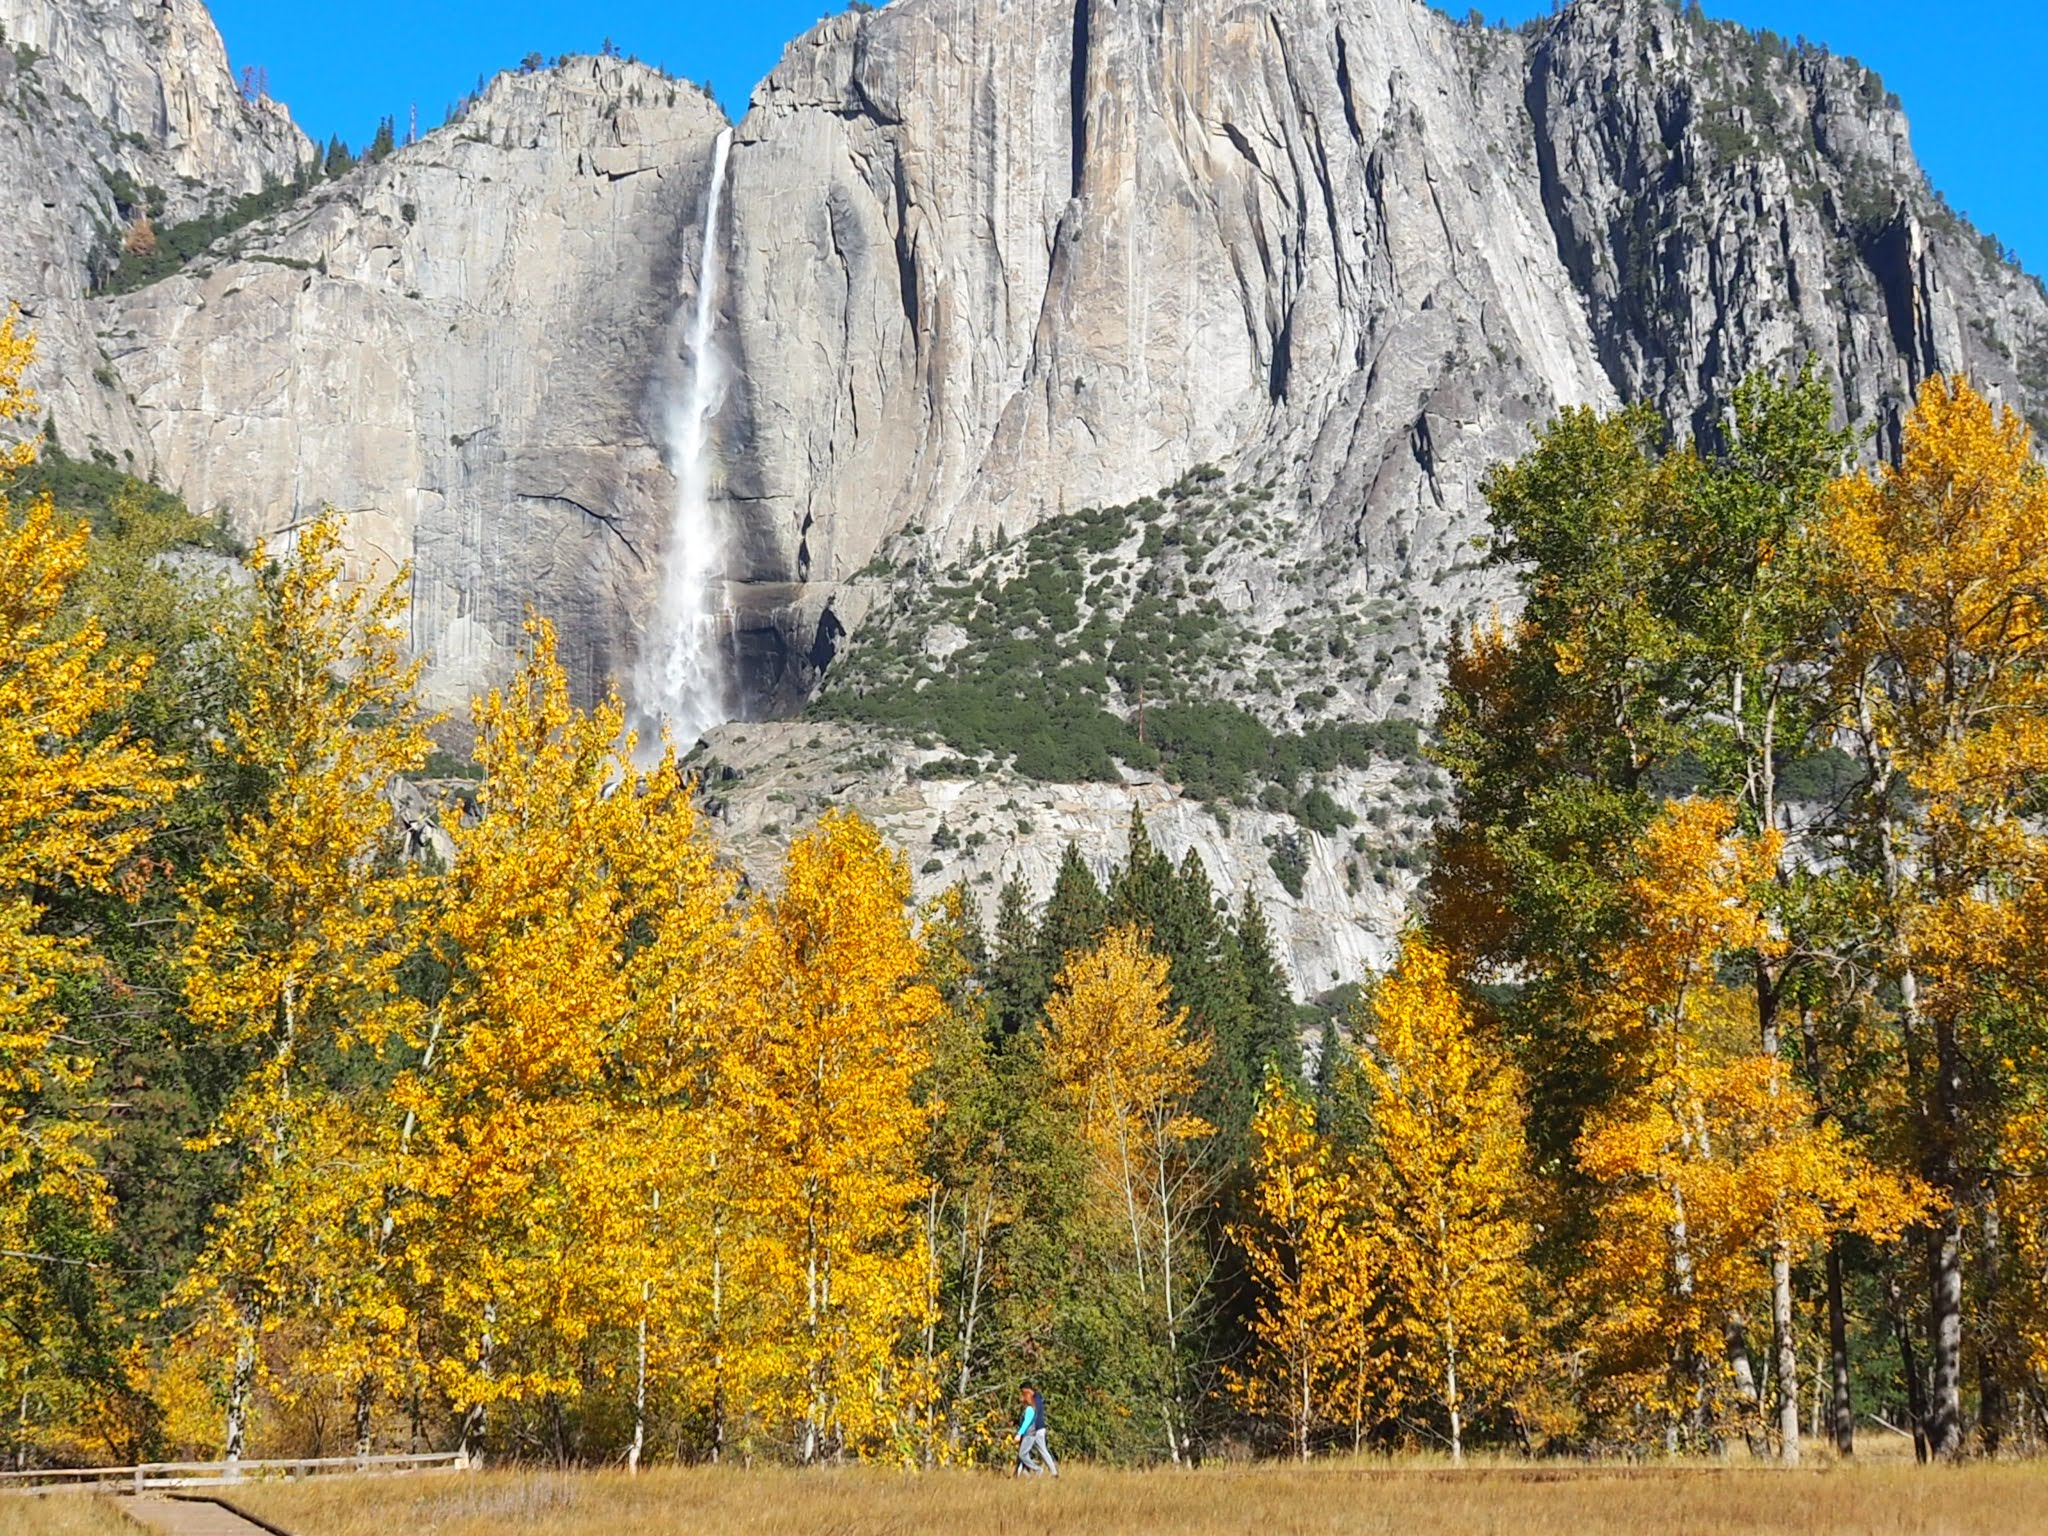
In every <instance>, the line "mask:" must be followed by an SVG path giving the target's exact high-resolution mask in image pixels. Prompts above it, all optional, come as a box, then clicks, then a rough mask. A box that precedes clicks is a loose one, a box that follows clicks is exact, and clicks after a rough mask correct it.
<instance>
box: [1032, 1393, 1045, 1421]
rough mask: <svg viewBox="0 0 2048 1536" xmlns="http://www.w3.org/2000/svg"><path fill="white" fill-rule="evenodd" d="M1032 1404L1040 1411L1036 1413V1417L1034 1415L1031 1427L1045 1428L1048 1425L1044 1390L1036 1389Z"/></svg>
mask: <svg viewBox="0 0 2048 1536" xmlns="http://www.w3.org/2000/svg"><path fill="white" fill-rule="evenodd" d="M1032 1406H1033V1407H1034V1408H1036V1409H1037V1410H1038V1413H1037V1415H1036V1416H1035V1417H1034V1418H1033V1419H1032V1420H1031V1427H1032V1428H1033V1429H1044V1428H1045V1427H1046V1424H1045V1394H1044V1393H1043V1392H1036V1391H1034V1393H1033V1398H1032Z"/></svg>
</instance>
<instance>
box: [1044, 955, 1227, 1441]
mask: <svg viewBox="0 0 2048 1536" xmlns="http://www.w3.org/2000/svg"><path fill="white" fill-rule="evenodd" d="M1168 964H1169V962H1168V961H1167V959H1166V957H1165V956H1163V955H1160V954H1157V953H1155V952H1154V951H1153V950H1152V948H1151V946H1150V944H1149V943H1148V942H1147V939H1146V936H1145V934H1144V933H1143V932H1142V931H1141V930H1140V929H1138V928H1135V927H1132V926H1130V925H1129V924H1120V925H1117V926H1115V927H1112V928H1111V929H1110V930H1109V931H1108V932H1107V933H1106V934H1104V935H1103V938H1102V940H1101V942H1100V943H1099V944H1098V945H1097V946H1096V947H1095V948H1093V949H1088V950H1079V951H1075V952H1072V953H1071V954H1070V955H1069V956H1068V959H1067V962H1066V964H1065V965H1064V966H1063V967H1062V968H1061V970H1060V972H1059V975H1058V977H1057V979H1056V980H1055V982H1054V984H1053V995H1052V997H1051V999H1050V1000H1049V1001H1048V1002H1047V1004H1046V1023H1045V1024H1044V1025H1043V1026H1041V1029H1042V1039H1043V1043H1044V1050H1045V1060H1046V1068H1047V1071H1048V1072H1049V1074H1050V1075H1051V1077H1052V1080H1053V1082H1054V1084H1055V1085H1056V1087H1057V1089H1058V1091H1059V1092H1060V1093H1061V1095H1062V1096H1063V1097H1064V1098H1065V1099H1066V1100H1067V1102H1068V1103H1069V1104H1070V1105H1072V1106H1073V1107H1074V1108H1075V1109H1076V1111H1077V1112H1078V1114H1079V1117H1080V1124H1081V1133H1082V1136H1083V1138H1084V1139H1085V1140H1086V1142H1087V1143H1088V1147H1089V1150H1090V1152H1091V1154H1092V1156H1091V1161H1092V1163H1093V1165H1094V1176H1095V1181H1096V1186H1097V1188H1098V1190H1099V1191H1100V1192H1101V1194H1102V1195H1103V1196H1104V1197H1106V1198H1107V1199H1108V1200H1109V1201H1110V1202H1112V1204H1113V1205H1114V1207H1115V1208H1116V1210H1117V1212H1118V1214H1119V1216H1120V1217H1121V1218H1122V1222H1123V1225H1124V1227H1125V1229H1126V1231H1127V1233H1128V1235H1129V1242H1130V1247H1129V1250H1128V1253H1129V1261H1130V1272H1131V1275H1132V1277H1133V1278H1134V1279H1135V1281H1136V1283H1137V1286H1138V1289H1139V1291H1140V1292H1141V1293H1142V1294H1143V1295H1144V1296H1145V1298H1146V1304H1147V1307H1148V1309H1149V1310H1150V1311H1151V1315H1152V1318H1153V1323H1154V1329H1155V1350H1156V1353H1157V1358H1158V1362H1159V1364H1158V1371H1157V1375H1158V1380H1159V1383H1160V1395H1159V1403H1158V1410H1159V1414H1160V1419H1161V1425H1162V1429H1163V1432H1164V1437H1165V1446H1166V1451H1167V1455H1168V1457H1169V1458H1170V1459H1171V1460H1173V1461H1175V1462H1179V1461H1182V1460H1184V1459H1185V1458H1186V1457H1187V1456H1188V1455H1189V1453H1190V1446H1189V1443H1188V1437H1189V1431H1190V1415H1191V1409H1192V1407H1193V1404H1192V1402H1191V1401H1190V1390H1189V1383H1188V1374H1187V1359H1186V1352H1187V1349H1188V1348H1189V1345H1190V1343H1191V1336H1192V1330H1191V1323H1192V1319H1193V1318H1194V1317H1195V1316H1196V1315H1197V1313H1198V1311H1199V1306H1200V1303H1201V1301H1202V1299H1203V1297H1204V1293H1205V1291H1206V1289H1207V1287H1208V1284H1209V1281H1210V1279H1211V1278H1212V1270H1213V1260H1212V1256H1210V1255H1209V1254H1207V1253H1205V1252H1204V1251H1203V1246H1202V1241H1201V1238H1202V1229H1201V1216H1202V1212H1203V1211H1204V1209H1205V1208H1206V1206H1207V1205H1208V1202H1209V1199H1210V1196H1211V1195H1212V1194H1213V1193H1214V1189H1213V1181H1212V1180H1211V1178H1210V1176H1209V1173H1208V1170H1207V1169H1206V1168H1205V1167H1204V1165H1203V1164H1202V1162H1201V1159H1200V1157H1199V1155H1198V1153H1199V1144H1200V1143H1201V1142H1202V1141H1204V1140H1205V1139H1206V1138H1207V1137H1208V1136H1209V1135H1210V1134H1211V1127H1210V1126H1209V1124H1208V1122H1206V1121H1205V1120H1203V1119H1202V1118H1201V1117H1200V1116H1199V1115H1196V1114H1195V1113H1194V1112H1193V1111H1192V1109H1191V1108H1190V1107H1189V1106H1190V1105H1191V1104H1192V1102H1193V1096H1194V1094H1195V1092H1196V1091H1197V1089H1198V1088H1199V1086H1200V1081H1201V1077H1200V1074H1201V1069H1202V1066H1203V1064H1204V1063H1205V1062H1206V1061H1207V1060H1208V1058H1209V1044H1208V1042H1207V1041H1204V1040H1190V1039H1188V1038H1187V1035H1186V1026H1187V1010H1186V1009H1178V1010H1175V1011H1173V1012H1169V1011H1168V1002H1167V999H1168V995H1169V989H1168V987H1167V971H1168Z"/></svg>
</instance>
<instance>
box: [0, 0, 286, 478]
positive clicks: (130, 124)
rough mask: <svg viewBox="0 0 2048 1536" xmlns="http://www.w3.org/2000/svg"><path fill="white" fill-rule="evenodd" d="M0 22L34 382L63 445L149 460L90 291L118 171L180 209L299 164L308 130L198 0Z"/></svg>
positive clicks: (0, 75) (13, 12)
mask: <svg viewBox="0 0 2048 1536" xmlns="http://www.w3.org/2000/svg"><path fill="white" fill-rule="evenodd" d="M0 29H4V47H0V107H4V108H6V110H0V187H5V188H6V190H7V196H8V201H7V219H6V233H5V237H4V238H0V295H4V297H5V298H6V299H8V300H10V301H12V302H14V303H17V304H19V305H20V306H21V307H22V310H23V313H24V315H25V316H26V318H27V320H28V322H29V324H30V325H31V326H32V327H33V328H34V330H35V332H36V335H37V339H38V342H39V345H40V355H39V359H38V363H37V366H36V368H35V370H34V372H33V373H32V374H31V375H30V382H31V383H32V384H33V385H35V386H36V388H37V389H38V392H39V394H40V396H41V399H42V402H43V405H44V406H45V408H46V410H47V411H48V412H49V413H50V414H51V415H53V416H54V417H55V419H56V420H57V422H58V423H59V427H60V431H61V432H62V433H63V440H64V442H65V444H66V446H68V447H69V448H70V449H71V450H72V451H73V452H79V453H82V452H83V451H84V450H85V449H87V448H89V447H97V448H99V449H100V450H101V451H102V452H105V453H108V454H112V455H117V456H120V458H121V459H122V462H124V463H125V464H126V465H128V466H130V467H134V468H137V469H138V470H146V469H147V467H148V466H149V463H150V461H151V458H152V457H153V449H152V446H151V444H150V441H149V438H148V435H147V433H146V431H144V429H143V428H142V427H141V425H140V424H139V423H138V422H137V421H136V420H135V417H134V415H133V413H132V411H131V410H130V409H129V405H128V401H127V398H126V392H125V391H124V390H123V389H121V388H120V387H119V385H118V382H117V381H116V379H115V377H114V375H113V373H112V371H111V369H110V367H109V365H108V362H107V359H106V356H105V353H104V351H103V349H102V348H101V346H100V344H99V339H98V336H97V334H96V332H97V328H98V317H97V315H96V314H95V313H94V312H93V310H92V307H91V305H90V303H89V301H88V293H89V290H90V288H91V285H92V279H93V264H94V260H95V257H96V255H98V254H99V253H102V252H104V251H105V250H107V249H108V248H109V247H110V246H112V245H114V244H115V243H117V242H118V241H119V239H120V237H121V235H122V232H123V224H124V222H125V220H126V219H127V218H128V217H129V215H128V214H126V213H124V211H123V209H122V208H121V207H120V206H119V203H120V200H119V199H118V198H117V196H116V191H115V188H116V185H117V184H118V185H120V186H121V187H122V188H124V189H125V190H126V193H127V195H128V196H131V197H134V198H136V199H138V200H140V202H141V206H140V207H139V208H137V209H136V210H135V211H136V212H137V213H140V214H146V213H147V212H148V209H149V207H150V205H152V204H153V205H154V209H155V217H156V219H157V221H158V222H159V223H166V224H167V223H174V222H176V221H178V220H180V219H185V218H190V217H193V216H194V215H196V214H199V213H201V212H203V211H204V210H205V209H206V208H207V207H208V206H209V205H210V204H211V203H213V202H214V201H216V200H218V199H220V198H223V197H230V196H234V195H236V194H240V193H244V192H254V191H257V190H259V189H261V188H262V187H263V186H264V185H265V184H266V183H267V182H270V181H283V180H288V179H289V178H290V177H292V176H293V175H294V174H295V173H296V171H297V170H298V167H299V163H300V161H301V160H302V159H304V158H306V157H308V156H310V155H311V154H312V152H313V151H312V146H311V145H310V144H309V143H308V142H307V140H306V138H305V136H304V135H303V134H301V133H300V132H299V131H298V129H297V128H296V127H294V126H293V124H292V120H291V116H290V114H289V113H288V112H287V111H286V110H285V109H284V107H282V106H281V105H279V104H278V103H277V102H274V101H271V100H268V99H267V98H262V97H255V98H252V97H249V96H245V95H244V93H243V92H242V90H241V89H240V87H239V86H238V84H237V82H236V81H235V79H234V77H233V76H232V74H231V73H230V72H229V69H228V57H227V50H226V49H225V47H223V46H222V43H221V39H220V34H219V32H218V31H216V30H215V28H214V25H213V20H212V18H211V17H210V16H209V15H208V14H207V11H206V8H205V6H204V5H202V4H200V3H199V0H0Z"/></svg>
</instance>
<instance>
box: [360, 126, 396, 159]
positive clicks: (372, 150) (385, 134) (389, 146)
mask: <svg viewBox="0 0 2048 1536" xmlns="http://www.w3.org/2000/svg"><path fill="white" fill-rule="evenodd" d="M397 147H398V120H397V119H396V118H393V117H387V118H385V119H384V120H383V121H382V122H380V123H379V124H377V136H376V137H375V138H374V139H372V140H370V147H369V149H368V150H367V151H366V152H365V153H364V155H363V158H364V159H365V160H367V161H369V162H370V164H372V165H375V164H376V163H377V162H378V161H380V160H382V159H383V158H384V157H385V156H386V155H388V154H390V153H391V151H392V150H394V149H396V148H397Z"/></svg>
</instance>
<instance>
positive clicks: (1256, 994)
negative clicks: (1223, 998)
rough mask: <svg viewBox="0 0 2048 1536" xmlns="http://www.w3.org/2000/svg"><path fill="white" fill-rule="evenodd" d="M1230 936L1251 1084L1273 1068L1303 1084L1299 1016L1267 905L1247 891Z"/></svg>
mask: <svg viewBox="0 0 2048 1536" xmlns="http://www.w3.org/2000/svg"><path fill="white" fill-rule="evenodd" d="M1233 936H1234V938H1235V939H1236V941H1237V965H1238V970H1239V972H1240V974H1241V975H1242V977H1243V979H1244V1001H1245V1060H1246V1062H1247V1064H1248V1065H1249V1066H1250V1067H1251V1074H1252V1081H1253V1082H1254V1083H1257V1082H1259V1081H1260V1080H1261V1079H1262V1078H1263V1077H1264V1075H1265V1071H1266V1064H1267V1063H1268V1062H1271V1063H1272V1064H1273V1065H1275V1066H1277V1067H1278V1068H1279V1069H1280V1070H1281V1071H1282V1072H1284V1073H1285V1074H1286V1075H1287V1077H1288V1078H1289V1079H1290V1080H1291V1081H1293V1082H1297V1083H1298V1082H1300V1081H1301V1079H1302V1060H1301V1027H1300V1023H1299V1014H1298V1011H1297V1009H1296V1008H1295V1003H1294V994H1293V993H1292V992H1291V991H1290V990H1289V989H1288V986H1287V975H1286V973H1285V972H1284V971H1282V970H1281V969H1280V956H1279V953H1278V951H1277V948H1276V946H1275V945H1274V942H1273V927H1272V924H1271V923H1269V922H1268V921H1267V920H1266V908H1265V905H1264V903H1262V902H1261V901H1260V900H1259V898H1258V897H1256V896H1254V895H1253V894H1252V893H1251V891H1250V890H1246V892H1245V893H1244V900H1243V902H1242V903H1240V905H1239V907H1238V912H1237V927H1236V930H1235V933H1234V935H1233Z"/></svg>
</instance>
